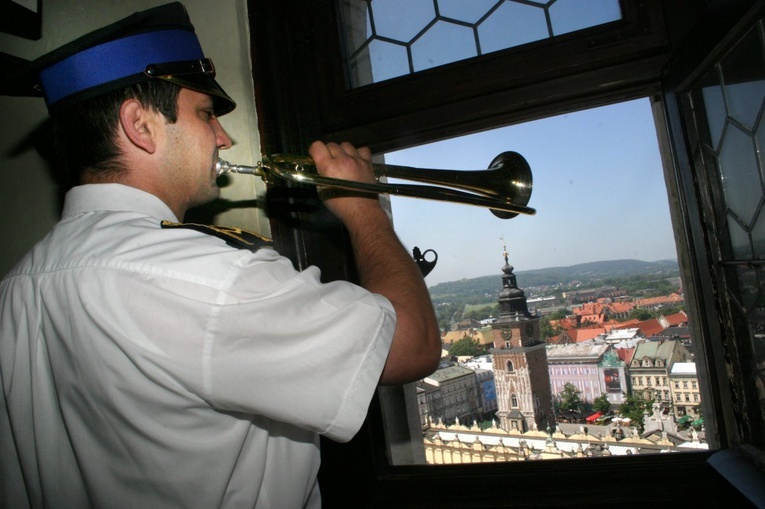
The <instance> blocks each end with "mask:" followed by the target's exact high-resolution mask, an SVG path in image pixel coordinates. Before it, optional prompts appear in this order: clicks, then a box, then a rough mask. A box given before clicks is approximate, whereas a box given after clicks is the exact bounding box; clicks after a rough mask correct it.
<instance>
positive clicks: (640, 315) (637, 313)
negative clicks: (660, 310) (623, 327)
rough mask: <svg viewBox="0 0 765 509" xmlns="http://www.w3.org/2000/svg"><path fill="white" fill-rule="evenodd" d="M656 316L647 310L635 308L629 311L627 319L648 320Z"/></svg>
mask: <svg viewBox="0 0 765 509" xmlns="http://www.w3.org/2000/svg"><path fill="white" fill-rule="evenodd" d="M654 316H656V313H654V312H652V311H651V310H649V309H643V308H635V309H633V310H632V311H630V314H629V318H630V319H635V320H649V319H651V318H653V317H654Z"/></svg>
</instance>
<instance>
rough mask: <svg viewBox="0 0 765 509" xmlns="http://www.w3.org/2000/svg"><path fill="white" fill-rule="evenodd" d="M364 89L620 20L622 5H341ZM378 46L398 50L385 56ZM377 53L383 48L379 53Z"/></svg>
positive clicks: (389, 0) (560, 0) (354, 75)
mask: <svg viewBox="0 0 765 509" xmlns="http://www.w3.org/2000/svg"><path fill="white" fill-rule="evenodd" d="M337 2H338V8H339V11H340V16H341V20H342V29H341V31H342V35H341V39H342V40H343V44H344V46H345V51H346V65H347V68H348V70H349V75H350V77H351V86H352V87H360V86H364V85H369V84H371V83H377V82H380V81H384V80H387V79H391V78H393V77H397V76H403V75H405V74H408V73H412V72H417V71H421V70H424V69H429V68H432V67H437V66H440V65H445V64H448V63H452V62H457V61H459V60H464V59H468V58H471V57H474V56H478V55H484V54H486V53H491V52H494V51H499V50H503V49H507V48H512V47H515V46H520V45H522V44H527V43H530V42H534V41H538V40H541V39H546V38H551V37H554V36H556V35H562V34H566V33H570V32H575V31H578V30H583V29H586V28H590V27H594V26H598V25H602V24H605V23H609V22H612V21H617V20H619V19H621V17H622V16H621V9H620V7H619V0H557V1H556V2H546V1H526V0H470V1H466V0H465V1H463V0H337ZM381 44H391V45H395V46H400V47H402V48H403V49H404V51H387V50H382V49H380V48H379V46H380V45H381ZM375 46H378V48H377V49H375Z"/></svg>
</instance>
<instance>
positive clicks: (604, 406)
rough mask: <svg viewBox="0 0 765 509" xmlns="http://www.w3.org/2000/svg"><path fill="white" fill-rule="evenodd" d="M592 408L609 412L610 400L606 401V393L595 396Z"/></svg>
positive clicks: (605, 412)
mask: <svg viewBox="0 0 765 509" xmlns="http://www.w3.org/2000/svg"><path fill="white" fill-rule="evenodd" d="M593 409H594V410H596V411H598V412H602V413H603V414H610V413H611V402H610V401H608V396H607V395H606V394H601V395H600V396H598V397H597V398H595V401H594V402H593Z"/></svg>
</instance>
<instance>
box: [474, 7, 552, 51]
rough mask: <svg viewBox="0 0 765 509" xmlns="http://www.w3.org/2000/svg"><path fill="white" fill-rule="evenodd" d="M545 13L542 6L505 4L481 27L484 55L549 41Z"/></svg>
mask: <svg viewBox="0 0 765 509" xmlns="http://www.w3.org/2000/svg"><path fill="white" fill-rule="evenodd" d="M549 36H550V32H549V31H548V29H547V20H546V19H545V11H544V9H542V8H541V7H534V6H532V5H522V4H516V3H505V4H503V5H502V6H501V7H500V8H499V9H497V10H496V11H494V12H493V13H492V14H491V16H489V17H488V18H486V20H484V21H483V22H482V23H481V24H479V25H478V39H479V41H480V43H481V53H491V52H492V51H499V50H503V49H507V48H512V47H514V46H520V45H521V44H526V43H529V42H534V41H538V40H541V39H546V38H547V37H549Z"/></svg>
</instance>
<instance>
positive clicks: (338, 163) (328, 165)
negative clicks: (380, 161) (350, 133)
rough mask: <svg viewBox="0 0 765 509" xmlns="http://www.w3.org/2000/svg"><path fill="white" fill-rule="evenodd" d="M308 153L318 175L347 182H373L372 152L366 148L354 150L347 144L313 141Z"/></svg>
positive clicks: (352, 146) (351, 145) (353, 147)
mask: <svg viewBox="0 0 765 509" xmlns="http://www.w3.org/2000/svg"><path fill="white" fill-rule="evenodd" d="M308 152H309V153H310V154H311V157H312V158H313V160H314V162H315V163H316V168H317V170H318V171H319V173H320V174H322V175H325V176H332V177H337V178H347V179H349V180H361V181H370V182H371V181H374V172H373V170H372V165H371V162H372V151H371V150H370V149H369V148H368V147H361V148H358V149H357V148H356V147H355V146H354V145H353V144H351V143H349V142H343V143H340V144H338V143H334V142H330V143H324V142H321V141H315V142H313V143H312V144H311V146H310V148H309V149H308Z"/></svg>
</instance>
